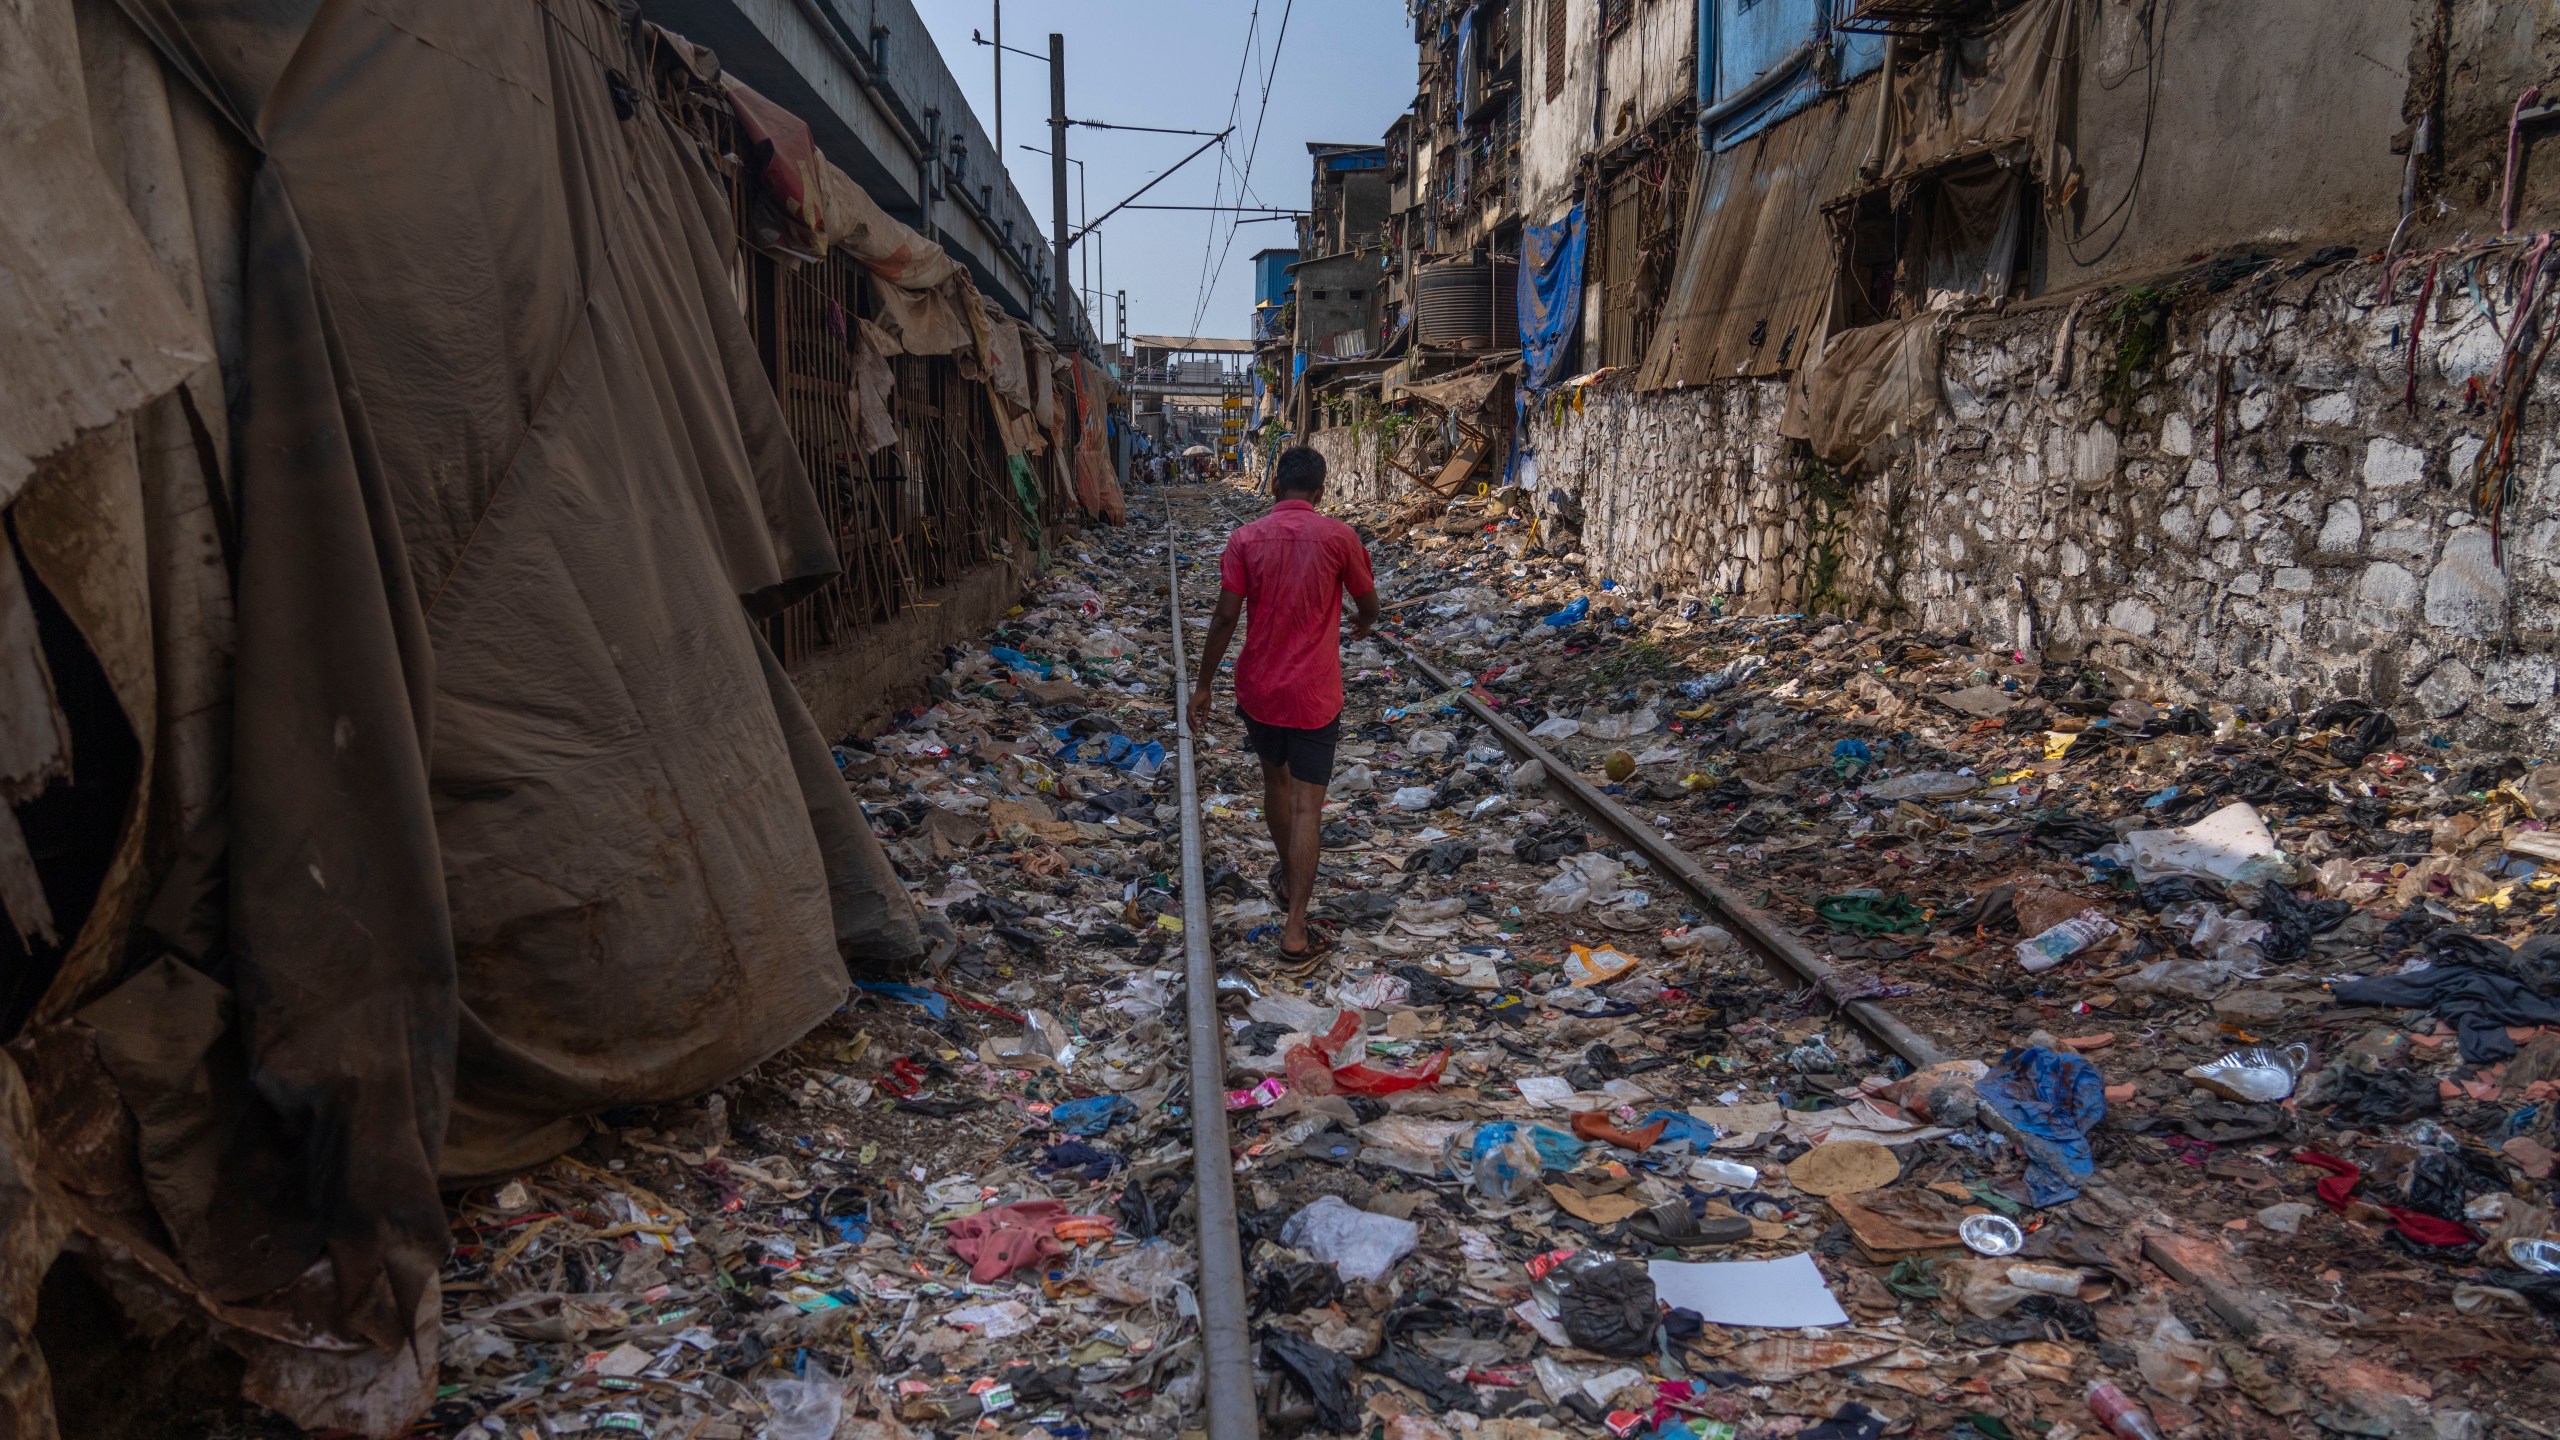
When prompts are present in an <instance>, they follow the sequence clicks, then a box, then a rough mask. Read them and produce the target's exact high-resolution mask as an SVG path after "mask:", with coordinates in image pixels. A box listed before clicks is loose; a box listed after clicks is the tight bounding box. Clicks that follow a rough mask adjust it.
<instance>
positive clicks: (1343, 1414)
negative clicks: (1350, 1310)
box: [1262, 1330, 1361, 1435]
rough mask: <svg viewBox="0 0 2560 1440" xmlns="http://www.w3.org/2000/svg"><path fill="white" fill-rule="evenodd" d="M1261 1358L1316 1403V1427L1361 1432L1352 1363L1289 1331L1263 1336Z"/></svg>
mask: <svg viewBox="0 0 2560 1440" xmlns="http://www.w3.org/2000/svg"><path fill="white" fill-rule="evenodd" d="M1262 1358H1263V1359H1264V1360H1265V1361H1266V1362H1268V1363H1269V1364H1270V1365H1272V1366H1273V1367H1274V1368H1276V1369H1278V1370H1279V1371H1280V1372H1281V1373H1282V1374H1285V1375H1287V1376H1288V1377H1289V1379H1291V1380H1292V1381H1294V1382H1296V1384H1297V1386H1298V1388H1299V1389H1300V1390H1303V1391H1305V1392H1306V1394H1307V1398H1308V1399H1310V1400H1313V1401H1314V1402H1315V1407H1316V1424H1318V1425H1320V1426H1322V1427H1323V1428H1324V1429H1326V1430H1328V1431H1330V1432H1332V1433H1334V1434H1337V1435H1342V1434H1350V1433H1352V1432H1355V1431H1357V1430H1359V1429H1360V1428H1361V1426H1360V1403H1359V1401H1358V1400H1357V1399H1356V1398H1355V1397H1354V1396H1353V1395H1352V1393H1351V1361H1350V1359H1349V1358H1348V1357H1347V1356H1342V1355H1337V1354H1335V1353H1333V1352H1332V1351H1330V1350H1327V1349H1326V1348H1324V1347H1323V1346H1321V1345H1319V1344H1317V1343H1316V1342H1314V1341H1313V1340H1309V1339H1307V1338H1305V1337H1304V1336H1299V1335H1292V1334H1290V1333H1289V1332H1288V1331H1286V1330H1265V1331H1263V1332H1262Z"/></svg>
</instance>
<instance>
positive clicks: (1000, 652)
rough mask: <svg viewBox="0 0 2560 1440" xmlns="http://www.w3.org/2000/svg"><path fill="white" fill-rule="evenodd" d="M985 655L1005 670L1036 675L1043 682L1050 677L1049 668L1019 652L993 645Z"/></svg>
mask: <svg viewBox="0 0 2560 1440" xmlns="http://www.w3.org/2000/svg"><path fill="white" fill-rule="evenodd" d="M987 653H988V654H989V655H991V656H993V657H994V658H995V662H996V663H997V664H999V665H1002V666H1003V667H1004V668H1006V669H1007V670H1012V671H1016V672H1018V673H1022V674H1028V675H1037V676H1039V677H1040V678H1041V679H1043V680H1046V679H1048V678H1049V676H1050V673H1051V672H1050V668H1049V667H1048V666H1047V665H1046V664H1043V663H1042V662H1040V661H1038V660H1034V659H1032V658H1031V657H1030V656H1028V655H1025V654H1023V653H1022V652H1021V651H1019V650H1015V649H1011V648H1009V647H1007V646H1003V645H995V646H990V647H989V648H988V650H987ZM1052 693H1055V692H1052Z"/></svg>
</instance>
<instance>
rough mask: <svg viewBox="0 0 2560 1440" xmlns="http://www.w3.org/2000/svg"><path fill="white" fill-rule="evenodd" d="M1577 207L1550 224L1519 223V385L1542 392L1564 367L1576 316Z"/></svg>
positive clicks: (1579, 230) (1578, 284)
mask: <svg viewBox="0 0 2560 1440" xmlns="http://www.w3.org/2000/svg"><path fill="white" fill-rule="evenodd" d="M1583 239H1584V233H1583V226H1582V207H1581V206H1580V205H1578V204H1577V205H1575V206H1574V207H1573V208H1572V209H1571V210H1568V211H1566V212H1565V217H1564V218H1563V219H1562V220H1559V221H1557V222H1556V223H1554V224H1553V225H1523V226H1521V227H1520V360H1521V365H1522V368H1523V370H1524V372H1525V373H1524V375H1523V377H1522V385H1523V388H1525V389H1529V390H1544V389H1545V388H1547V387H1548V386H1549V385H1552V384H1554V383H1555V381H1556V377H1557V376H1558V375H1559V374H1561V373H1562V372H1563V370H1564V361H1565V351H1566V350H1567V349H1568V348H1570V347H1571V345H1572V344H1573V335H1574V330H1575V328H1576V326H1577V324H1578V323H1579V322H1580V320H1581V318H1582V251H1583Z"/></svg>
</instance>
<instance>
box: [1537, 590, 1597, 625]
mask: <svg viewBox="0 0 2560 1440" xmlns="http://www.w3.org/2000/svg"><path fill="white" fill-rule="evenodd" d="M1590 613H1591V597H1590V596H1588V595H1584V596H1580V597H1578V598H1577V599H1575V601H1574V602H1573V603H1572V604H1570V605H1567V606H1566V607H1564V608H1563V609H1561V610H1559V611H1557V612H1556V613H1554V614H1553V615H1550V616H1548V617H1547V618H1546V619H1545V620H1544V621H1542V622H1540V623H1542V624H1545V625H1548V626H1552V627H1553V628H1555V629H1558V630H1561V629H1563V628H1564V627H1566V626H1567V625H1578V624H1580V623H1581V622H1582V617H1583V616H1585V615H1588V614H1590Z"/></svg>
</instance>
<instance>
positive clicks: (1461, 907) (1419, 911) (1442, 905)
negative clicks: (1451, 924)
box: [1396, 895, 1467, 925]
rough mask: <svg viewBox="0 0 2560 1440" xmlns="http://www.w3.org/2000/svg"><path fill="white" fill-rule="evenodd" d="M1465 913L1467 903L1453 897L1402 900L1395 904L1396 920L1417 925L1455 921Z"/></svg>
mask: <svg viewBox="0 0 2560 1440" xmlns="http://www.w3.org/2000/svg"><path fill="white" fill-rule="evenodd" d="M1466 913H1467V902H1466V901H1465V900H1464V899H1462V898H1460V897H1458V896H1455V895H1452V896H1449V897H1448V898H1447V899H1444V900H1403V901H1399V902H1397V904H1396V918H1397V919H1398V920H1409V921H1412V922H1413V923H1415V924H1417V925H1423V924H1429V923H1430V922H1431V921H1434V920H1455V919H1457V918H1458V917H1459V916H1461V915H1464V914H1466Z"/></svg>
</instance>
